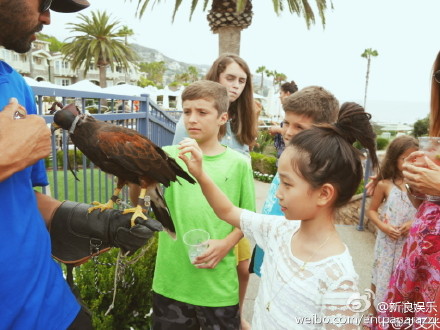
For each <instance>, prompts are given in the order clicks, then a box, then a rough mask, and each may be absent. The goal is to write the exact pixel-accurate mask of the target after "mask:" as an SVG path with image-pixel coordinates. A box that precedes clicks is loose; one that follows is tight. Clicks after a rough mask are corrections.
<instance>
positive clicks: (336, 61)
mask: <svg viewBox="0 0 440 330" xmlns="http://www.w3.org/2000/svg"><path fill="white" fill-rule="evenodd" d="M90 2H91V4H92V5H91V8H89V9H87V10H84V11H83V13H85V14H87V13H89V12H90V11H91V10H96V9H99V10H107V12H109V13H110V14H111V15H112V16H113V17H114V18H115V19H118V20H119V21H121V23H122V24H124V25H128V26H129V27H130V28H132V29H133V30H134V31H135V35H134V37H133V38H132V40H131V41H132V42H136V43H139V44H141V45H144V46H147V47H150V48H154V49H157V50H159V51H161V52H162V53H164V54H165V55H167V56H169V57H171V58H174V59H176V60H179V61H184V62H188V63H197V64H207V65H209V64H211V63H212V62H213V61H214V60H215V58H216V57H217V56H218V37H217V35H214V34H212V33H211V31H210V30H209V26H208V23H207V21H206V14H207V13H204V12H202V10H201V4H202V2H203V1H200V4H199V7H198V8H197V10H196V12H195V14H194V16H193V18H192V20H191V21H189V19H188V18H189V1H184V2H183V4H182V6H181V9H180V10H179V12H178V13H177V16H176V19H175V22H174V23H171V12H172V7H173V4H174V0H167V1H162V2H161V3H159V4H156V6H155V7H154V8H153V9H150V10H148V11H147V12H146V14H145V15H144V17H143V18H142V19H140V20H139V19H138V18H135V8H136V4H137V0H133V1H132V2H130V1H128V0H127V1H123V0H120V1H119V0H90ZM333 5H334V9H333V10H329V11H328V12H327V15H326V18H327V22H326V27H325V29H324V28H323V27H322V25H321V24H320V23H318V24H316V25H315V26H312V28H311V29H310V30H307V28H306V25H305V23H304V19H303V18H300V17H298V16H296V15H292V14H290V13H288V12H285V13H282V14H281V15H280V16H277V15H276V14H275V13H274V12H273V9H272V1H270V0H254V1H253V6H254V19H253V23H252V25H251V26H250V27H249V28H248V29H246V30H244V31H243V32H242V37H241V38H242V41H241V53H240V55H241V56H242V57H243V58H244V59H245V60H246V61H247V62H248V64H249V66H250V67H251V71H252V72H255V71H256V69H257V68H258V67H259V66H261V65H264V66H266V68H268V69H271V70H276V71H278V72H282V73H284V74H286V75H287V76H288V78H289V79H293V80H295V81H296V82H297V84H298V85H299V87H300V88H301V87H305V86H309V85H321V86H324V87H325V88H327V89H328V90H330V91H331V92H333V93H334V94H335V96H336V97H338V98H339V99H340V100H341V101H356V102H359V103H361V104H362V102H363V95H364V88H365V73H366V65H367V61H366V60H365V59H364V58H361V56H360V54H361V53H362V52H363V51H364V49H366V48H373V49H376V50H377V51H378V52H379V56H378V57H377V58H374V59H373V60H372V66H371V73H370V82H369V88H368V100H367V106H366V108H367V111H369V112H371V113H372V115H373V119H374V120H375V121H379V122H380V121H385V122H406V123H411V122H414V121H415V120H417V119H420V118H423V117H425V116H426V115H427V114H428V111H429V106H428V103H429V92H430V85H429V84H430V75H431V67H432V63H433V61H434V59H435V56H436V54H437V52H438V51H439V49H440V47H439V45H438V44H436V42H435V40H437V39H436V37H437V32H436V31H437V30H438V24H439V20H438V13H440V1H438V0H422V1H420V2H417V3H415V2H414V1H409V0H334V1H333ZM75 17H76V14H58V13H52V22H53V23H52V24H51V26H48V27H45V29H44V31H43V32H44V33H47V34H51V35H54V36H56V37H57V38H59V39H61V40H62V39H65V38H66V37H68V36H69V35H68V32H67V30H66V29H65V23H67V22H74V21H75Z"/></svg>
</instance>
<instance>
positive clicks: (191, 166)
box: [178, 138, 203, 179]
mask: <svg viewBox="0 0 440 330" xmlns="http://www.w3.org/2000/svg"><path fill="white" fill-rule="evenodd" d="M179 145H180V146H179V147H178V149H179V150H180V152H179V158H180V159H181V160H183V161H184V162H185V164H186V166H187V167H188V171H189V173H191V174H192V175H193V176H194V177H195V178H196V179H198V178H200V176H201V174H202V173H203V169H202V157H203V153H202V150H201V149H200V147H199V145H198V144H197V142H196V140H194V139H190V138H186V139H184V140H182V141H181V142H180V143H179ZM187 153H190V154H191V157H188V155H186V154H187Z"/></svg>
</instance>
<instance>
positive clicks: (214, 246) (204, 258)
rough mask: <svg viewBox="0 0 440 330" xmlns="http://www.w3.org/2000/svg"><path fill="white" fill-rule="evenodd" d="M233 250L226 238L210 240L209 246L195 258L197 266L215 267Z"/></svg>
mask: <svg viewBox="0 0 440 330" xmlns="http://www.w3.org/2000/svg"><path fill="white" fill-rule="evenodd" d="M230 250H231V246H230V244H228V242H227V240H226V239H211V240H209V248H208V249H207V250H206V251H205V252H204V253H203V254H202V255H200V256H198V257H197V258H196V259H195V260H194V264H195V265H197V268H209V269H213V268H215V267H216V266H217V265H218V263H219V262H220V261H222V259H223V258H224V257H225V256H226V255H227V254H228V252H229V251H230Z"/></svg>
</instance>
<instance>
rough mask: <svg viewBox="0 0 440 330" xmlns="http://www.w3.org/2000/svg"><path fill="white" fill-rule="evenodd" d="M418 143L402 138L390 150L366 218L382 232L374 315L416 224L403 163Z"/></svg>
mask: <svg viewBox="0 0 440 330" xmlns="http://www.w3.org/2000/svg"><path fill="white" fill-rule="evenodd" d="M418 146H419V144H418V141H417V139H415V138H413V137H412V136H407V135H402V136H399V137H398V138H396V139H394V140H393V141H392V142H391V144H390V145H389V146H388V149H387V152H386V154H385V157H384V160H383V162H382V165H381V168H380V172H379V173H378V176H377V177H378V178H379V179H380V181H379V182H378V184H377V187H376V189H375V190H374V194H373V197H372V199H371V203H370V207H369V209H368V212H367V215H368V217H369V218H370V219H371V221H373V223H374V224H375V225H376V227H377V228H378V229H379V230H378V232H377V237H376V246H375V248H374V264H373V272H372V280H371V290H372V291H373V292H375V296H374V304H373V306H372V308H371V312H372V313H373V314H376V311H375V307H377V304H378V303H380V302H383V301H384V300H385V299H384V298H385V293H386V290H387V288H388V283H389V281H390V278H391V274H392V272H393V270H394V268H395V266H396V264H397V261H398V260H399V258H400V255H401V254H402V249H403V245H404V244H405V241H406V237H407V234H408V231H409V228H410V227H411V224H412V222H413V220H414V217H415V213H416V208H415V207H414V206H413V205H412V204H411V202H410V200H409V198H408V195H407V192H406V188H405V185H404V182H403V175H402V165H403V160H404V159H405V157H407V156H408V155H409V154H410V153H412V152H413V151H416V150H418Z"/></svg>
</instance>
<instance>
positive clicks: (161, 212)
mask: <svg viewBox="0 0 440 330" xmlns="http://www.w3.org/2000/svg"><path fill="white" fill-rule="evenodd" d="M148 194H149V196H150V201H151V208H152V209H153V212H154V214H155V215H156V219H157V220H158V221H159V222H160V223H161V224H162V226H163V227H164V230H165V231H166V232H167V233H168V234H169V235H170V236H171V237H172V238H173V239H176V228H175V227H174V223H173V220H172V219H171V214H170V211H169V210H168V206H167V203H166V202H165V199H164V198H163V195H162V192H161V190H160V187H159V185H156V186H155V187H154V188H152V189H149V190H148Z"/></svg>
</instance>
